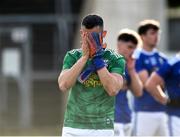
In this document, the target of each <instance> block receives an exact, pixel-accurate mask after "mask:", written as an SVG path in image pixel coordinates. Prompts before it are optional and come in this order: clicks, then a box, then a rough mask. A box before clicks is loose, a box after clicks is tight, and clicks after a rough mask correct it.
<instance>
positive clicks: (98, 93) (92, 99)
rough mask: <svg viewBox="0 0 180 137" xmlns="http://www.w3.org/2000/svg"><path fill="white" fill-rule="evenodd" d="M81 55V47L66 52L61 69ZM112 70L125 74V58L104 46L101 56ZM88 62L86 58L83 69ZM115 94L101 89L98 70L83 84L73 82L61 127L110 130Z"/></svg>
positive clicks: (68, 66) (109, 69) (112, 71)
mask: <svg viewBox="0 0 180 137" xmlns="http://www.w3.org/2000/svg"><path fill="white" fill-rule="evenodd" d="M81 56H82V50H81V49H75V50H71V51H69V52H67V54H66V56H65V58H64V63H63V70H64V69H69V68H71V67H72V66H73V65H74V64H75V63H76V62H77V60H79V59H80V58H81ZM103 59H104V61H105V62H106V63H107V64H108V66H107V69H108V71H109V72H111V73H118V74H120V75H123V74H124V69H125V60H124V58H123V57H122V56H121V55H118V54H116V53H115V52H113V51H112V50H109V49H106V50H105V53H104V55H103ZM90 63H91V60H88V61H87V63H86V65H85V67H84V69H85V68H86V67H87V66H88V65H89V64H90ZM114 101H115V97H112V96H109V95H108V93H107V92H106V91H105V89H104V88H103V86H102V84H101V82H100V80H99V78H98V75H97V73H92V74H91V75H90V77H89V78H88V79H87V80H86V81H85V82H84V83H83V84H82V83H80V82H78V81H76V83H75V85H74V86H73V87H72V88H71V90H70V93H69V97H68V103H67V109H66V112H65V118H64V127H72V128H80V129H113V123H114Z"/></svg>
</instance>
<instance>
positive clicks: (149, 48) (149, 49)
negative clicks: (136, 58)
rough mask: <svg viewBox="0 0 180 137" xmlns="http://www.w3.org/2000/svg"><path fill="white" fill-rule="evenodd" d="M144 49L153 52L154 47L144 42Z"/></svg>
mask: <svg viewBox="0 0 180 137" xmlns="http://www.w3.org/2000/svg"><path fill="white" fill-rule="evenodd" d="M142 48H143V50H145V51H148V52H151V51H152V50H153V49H154V48H152V47H150V46H149V45H146V44H143V47H142Z"/></svg>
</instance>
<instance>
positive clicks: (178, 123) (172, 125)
mask: <svg viewBox="0 0 180 137" xmlns="http://www.w3.org/2000/svg"><path fill="white" fill-rule="evenodd" d="M169 130H170V135H171V136H179V135H180V117H177V116H169Z"/></svg>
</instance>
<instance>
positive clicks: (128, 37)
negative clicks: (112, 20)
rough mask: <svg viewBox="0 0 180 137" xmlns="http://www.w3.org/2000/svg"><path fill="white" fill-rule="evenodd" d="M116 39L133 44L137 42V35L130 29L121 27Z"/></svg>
mask: <svg viewBox="0 0 180 137" xmlns="http://www.w3.org/2000/svg"><path fill="white" fill-rule="evenodd" d="M117 40H118V41H120V40H122V41H125V42H132V43H133V44H135V45H138V44H139V40H140V38H139V35H138V34H137V33H136V32H135V31H133V30H130V29H123V30H121V31H120V32H119V35H118V37H117Z"/></svg>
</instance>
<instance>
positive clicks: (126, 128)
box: [124, 123, 132, 136]
mask: <svg viewBox="0 0 180 137" xmlns="http://www.w3.org/2000/svg"><path fill="white" fill-rule="evenodd" d="M131 134H132V123H127V124H124V135H125V136H131Z"/></svg>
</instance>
